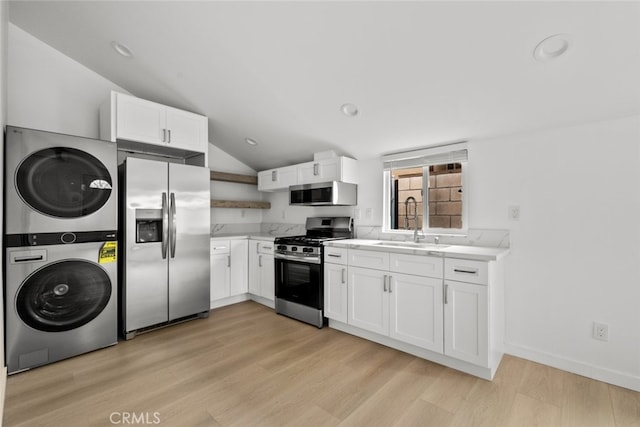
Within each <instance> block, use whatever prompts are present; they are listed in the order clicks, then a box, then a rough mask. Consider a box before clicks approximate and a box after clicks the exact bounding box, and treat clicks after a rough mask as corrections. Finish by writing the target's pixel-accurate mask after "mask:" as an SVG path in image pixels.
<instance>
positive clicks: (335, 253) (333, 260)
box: [324, 247, 348, 265]
mask: <svg viewBox="0 0 640 427" xmlns="http://www.w3.org/2000/svg"><path fill="white" fill-rule="evenodd" d="M347 256H348V250H347V248H332V247H325V248H324V262H328V263H330V264H342V265H344V264H346V263H347Z"/></svg>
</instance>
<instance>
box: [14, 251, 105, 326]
mask: <svg viewBox="0 0 640 427" xmlns="http://www.w3.org/2000/svg"><path fill="white" fill-rule="evenodd" d="M110 297H111V281H110V280H109V276H108V275H107V273H106V272H105V271H104V270H103V269H102V268H101V267H100V266H98V265H97V264H94V263H91V262H88V261H81V260H67V261H60V262H56V263H52V264H48V265H46V266H44V267H42V268H40V269H38V270H36V271H35V272H33V273H32V274H31V275H30V276H29V277H27V279H26V280H25V281H24V282H23V283H22V285H21V286H20V289H19V290H18V294H17V296H16V311H17V313H18V315H19V316H20V318H21V319H22V321H24V322H25V323H26V324H27V325H29V326H31V327H32V328H34V329H37V330H40V331H46V332H62V331H68V330H71V329H75V328H79V327H80V326H82V325H85V324H87V323H89V322H91V321H92V320H93V319H95V318H96V317H97V316H98V315H99V314H100V313H101V312H102V310H104V308H105V307H106V305H107V303H108V302H109V298H110Z"/></svg>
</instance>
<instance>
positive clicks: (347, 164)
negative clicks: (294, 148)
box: [298, 156, 358, 184]
mask: <svg viewBox="0 0 640 427" xmlns="http://www.w3.org/2000/svg"><path fill="white" fill-rule="evenodd" d="M357 175H358V162H357V161H356V160H354V159H351V158H349V157H344V156H341V157H331V158H328V159H322V160H316V161H313V162H308V163H302V164H299V165H298V182H299V183H300V184H313V183H315V182H325V181H342V182H350V183H352V184H357V178H358V177H357Z"/></svg>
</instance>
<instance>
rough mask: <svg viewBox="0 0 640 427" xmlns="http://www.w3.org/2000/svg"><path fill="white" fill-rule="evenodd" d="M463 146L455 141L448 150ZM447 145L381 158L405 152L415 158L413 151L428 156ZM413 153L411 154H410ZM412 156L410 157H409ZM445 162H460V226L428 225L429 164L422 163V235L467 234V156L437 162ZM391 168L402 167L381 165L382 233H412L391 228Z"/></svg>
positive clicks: (395, 156)
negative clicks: (460, 158)
mask: <svg viewBox="0 0 640 427" xmlns="http://www.w3.org/2000/svg"><path fill="white" fill-rule="evenodd" d="M461 146H462V147H463V149H464V150H465V151H466V143H465V144H464V145H462V144H461V143H457V144H455V149H454V145H452V146H451V150H449V151H454V150H459V149H460V147H461ZM446 147H449V146H448V145H445V146H438V147H435V148H434V149H430V148H426V149H422V150H416V151H412V152H409V153H397V154H393V155H389V156H388V157H387V156H384V157H383V159H385V162H386V161H387V159H388V158H391V159H392V158H400V159H402V155H403V154H406V155H407V157H406V158H417V157H419V156H415V153H419V154H420V155H421V156H428V155H429V154H430V152H432V150H433V151H435V152H437V153H442V152H447V150H443V148H446ZM412 155H413V156H412ZM411 156H412V157H411ZM447 163H460V164H461V165H462V171H461V174H462V177H461V183H462V198H461V202H462V228H441V227H429V176H430V173H429V166H430V164H426V163H425V164H422V166H421V167H422V170H423V180H422V195H423V196H422V206H423V207H422V212H423V214H422V230H419V232H421V233H422V234H424V235H437V236H443V235H452V236H464V235H466V234H467V230H468V229H469V198H468V197H467V194H469V179H468V175H469V173H468V164H469V161H468V158H465V159H464V160H452V161H450V162H449V161H443V162H440V163H437V164H447ZM410 167H414V168H415V167H420V166H407V167H406V168H407V169H408V168H410ZM393 169H403V168H402V167H398V168H387V167H384V166H383V174H382V180H383V185H382V188H383V195H382V203H383V207H382V233H385V234H395V235H405V236H408V235H413V233H414V230H405V229H392V228H391V199H392V196H391V189H392V176H391V170H393Z"/></svg>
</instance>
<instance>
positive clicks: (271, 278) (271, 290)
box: [258, 254, 276, 301]
mask: <svg viewBox="0 0 640 427" xmlns="http://www.w3.org/2000/svg"><path fill="white" fill-rule="evenodd" d="M258 258H259V265H260V288H261V293H260V296H261V297H264V298H266V299H269V300H272V301H273V300H275V298H276V290H275V260H274V259H273V255H265V254H260V255H258Z"/></svg>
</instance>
